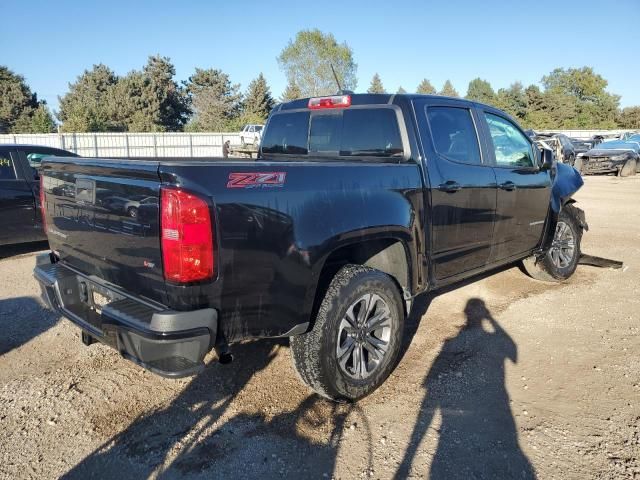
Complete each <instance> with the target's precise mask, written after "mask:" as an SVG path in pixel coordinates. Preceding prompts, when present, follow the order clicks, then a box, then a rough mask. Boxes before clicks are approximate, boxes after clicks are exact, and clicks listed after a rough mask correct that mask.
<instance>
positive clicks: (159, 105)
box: [143, 55, 190, 132]
mask: <svg viewBox="0 0 640 480" xmlns="http://www.w3.org/2000/svg"><path fill="white" fill-rule="evenodd" d="M143 74H144V76H145V77H146V78H147V79H148V80H149V84H148V88H149V89H150V94H149V96H150V98H149V103H153V104H154V107H155V108H156V110H155V111H153V112H150V113H151V115H152V116H153V118H152V120H151V122H152V123H153V125H154V126H155V128H154V130H160V131H164V130H166V131H169V132H175V131H179V130H182V127H183V126H184V124H185V123H186V122H187V119H188V116H189V114H190V110H189V105H188V99H187V96H186V93H185V91H184V89H183V88H181V87H180V85H178V83H177V82H176V81H174V79H173V77H174V76H175V74H176V69H175V67H174V66H173V64H172V63H171V59H169V58H168V57H162V56H160V55H152V56H150V57H149V59H148V60H147V64H146V65H145V66H144V68H143Z"/></svg>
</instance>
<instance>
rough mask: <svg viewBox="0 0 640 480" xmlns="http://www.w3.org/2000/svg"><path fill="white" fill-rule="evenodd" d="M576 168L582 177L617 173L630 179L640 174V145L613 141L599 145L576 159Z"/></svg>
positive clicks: (631, 142)
mask: <svg viewBox="0 0 640 480" xmlns="http://www.w3.org/2000/svg"><path fill="white" fill-rule="evenodd" d="M574 166H575V168H576V170H577V171H578V172H580V174H582V175H590V174H596V173H615V174H617V175H618V176H620V177H628V176H630V175H635V174H636V173H637V172H640V143H638V142H633V141H623V140H611V141H607V142H602V143H599V144H598V146H596V147H595V148H592V149H591V150H589V151H588V152H585V153H581V154H580V155H578V157H577V158H576V162H575V165H574Z"/></svg>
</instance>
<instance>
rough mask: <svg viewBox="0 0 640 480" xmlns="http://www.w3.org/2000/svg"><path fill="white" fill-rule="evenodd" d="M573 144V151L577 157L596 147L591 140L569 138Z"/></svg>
mask: <svg viewBox="0 0 640 480" xmlns="http://www.w3.org/2000/svg"><path fill="white" fill-rule="evenodd" d="M569 140H570V141H571V143H572V144H573V151H574V152H575V154H576V157H577V156H578V155H580V154H581V153H585V152H588V151H589V150H591V149H592V148H593V147H594V146H595V142H594V141H593V140H592V139H590V140H584V139H581V138H569Z"/></svg>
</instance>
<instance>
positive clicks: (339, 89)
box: [329, 63, 342, 92]
mask: <svg viewBox="0 0 640 480" xmlns="http://www.w3.org/2000/svg"><path fill="white" fill-rule="evenodd" d="M329 66H330V67H331V71H332V72H333V78H335V79H336V83H337V84H338V92H341V91H342V86H341V85H340V80H338V75H336V70H335V69H334V68H333V63H330V64H329Z"/></svg>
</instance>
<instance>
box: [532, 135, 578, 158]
mask: <svg viewBox="0 0 640 480" xmlns="http://www.w3.org/2000/svg"><path fill="white" fill-rule="evenodd" d="M534 140H536V141H542V142H545V144H546V145H548V147H549V148H551V150H553V153H554V154H555V156H556V159H558V161H559V162H562V163H567V164H569V165H572V166H573V163H574V162H575V159H576V150H575V147H574V146H573V143H572V142H571V139H570V138H569V137H567V136H566V135H564V134H562V133H536V134H535V137H534Z"/></svg>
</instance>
